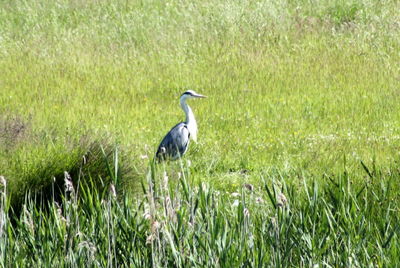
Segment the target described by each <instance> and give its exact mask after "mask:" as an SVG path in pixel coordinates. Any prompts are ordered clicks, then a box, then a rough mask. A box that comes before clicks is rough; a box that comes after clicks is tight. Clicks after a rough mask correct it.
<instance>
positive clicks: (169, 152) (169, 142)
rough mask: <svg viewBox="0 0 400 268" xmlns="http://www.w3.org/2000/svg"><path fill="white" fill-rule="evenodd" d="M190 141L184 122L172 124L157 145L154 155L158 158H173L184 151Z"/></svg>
mask: <svg viewBox="0 0 400 268" xmlns="http://www.w3.org/2000/svg"><path fill="white" fill-rule="evenodd" d="M189 141H190V133H189V130H188V128H187V126H186V124H185V123H179V124H177V125H176V126H174V127H173V128H172V129H171V130H170V131H169V132H168V134H167V135H166V136H165V137H164V139H163V140H162V141H161V143H160V145H159V146H158V150H157V153H156V157H157V158H158V159H159V160H165V159H167V158H170V159H172V160H175V159H177V158H179V157H180V156H182V155H183V154H185V153H186V151H187V148H188V145H189Z"/></svg>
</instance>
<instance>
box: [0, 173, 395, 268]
mask: <svg viewBox="0 0 400 268" xmlns="http://www.w3.org/2000/svg"><path fill="white" fill-rule="evenodd" d="M115 170H117V173H118V166H116V167H114V171H112V172H115ZM154 170H155V169H153V171H150V172H149V174H148V178H147V180H148V184H145V185H148V186H149V187H147V186H146V187H144V195H143V196H137V197H136V198H132V196H131V195H129V194H127V193H124V192H123V191H118V189H117V191H116V192H117V193H116V192H115V191H114V187H115V184H114V183H112V182H111V183H110V184H109V186H110V187H109V188H107V187H106V188H103V189H102V190H99V189H98V188H96V187H92V185H91V184H90V182H86V183H85V184H84V185H82V186H81V187H80V188H79V192H80V194H79V197H77V189H76V188H75V187H74V186H72V185H73V184H72V182H71V179H70V176H69V175H68V174H66V176H65V178H64V182H65V187H64V195H63V196H64V197H63V199H62V200H61V202H56V201H54V200H49V203H48V204H49V207H50V209H49V210H44V209H43V207H41V206H40V205H38V204H37V203H35V202H32V199H31V197H29V196H27V198H26V201H25V203H24V205H23V212H22V213H21V215H20V216H19V218H17V219H15V221H16V223H15V224H13V225H11V224H9V223H7V224H6V225H4V226H5V227H4V228H5V229H4V228H3V229H4V230H5V232H3V233H2V234H3V239H2V240H1V241H0V247H1V248H2V249H5V250H6V252H8V254H3V255H2V256H1V257H2V259H1V262H2V264H3V265H5V266H7V265H9V264H11V263H12V264H13V265H20V266H22V265H26V266H30V265H33V264H40V265H43V266H60V265H61V266H71V265H78V266H79V265H87V264H89V265H94V266H138V267H147V266H201V267H204V266H219V267H232V265H233V266H246V265H247V266H250V267H256V266H265V265H268V266H272V267H282V266H285V267H287V266H315V265H329V266H338V267H350V266H367V265H369V264H371V263H373V264H374V265H377V266H386V265H390V264H391V263H393V262H395V261H396V260H397V259H398V257H399V252H398V246H399V242H400V241H399V234H400V228H399V225H398V220H399V216H398V215H399V213H398V212H399V206H398V202H395V201H393V200H392V199H393V198H395V199H397V198H398V197H397V196H396V193H395V192H393V191H392V190H391V189H392V187H394V185H395V184H396V185H397V184H398V177H399V174H398V173H392V174H386V175H382V177H380V178H379V182H378V181H376V182H374V181H372V178H371V181H370V183H368V184H367V185H360V184H357V183H352V180H353V179H354V178H351V177H350V176H349V175H348V174H347V173H343V174H338V175H337V176H335V177H331V178H330V179H331V182H328V183H325V184H321V183H319V182H318V180H313V179H312V178H305V179H304V180H303V183H302V184H301V185H300V186H299V185H297V183H295V182H289V181H288V182H285V181H283V180H280V179H279V175H278V174H276V175H277V176H273V175H271V176H270V177H265V178H263V183H261V184H259V185H252V186H251V187H250V186H249V185H246V186H245V187H243V188H242V190H241V191H240V192H239V193H235V194H232V195H231V194H230V193H224V192H219V191H216V190H215V189H213V187H211V186H210V185H208V184H207V183H200V184H198V185H193V183H192V182H191V181H192V179H191V177H190V170H189V169H187V168H186V167H185V168H182V170H181V171H180V173H176V171H174V172H173V173H169V171H168V172H165V173H156V174H155V173H151V172H154ZM117 173H115V174H117ZM172 174H176V176H178V177H179V178H178V177H169V176H171V175H172ZM109 175H110V176H114V175H113V174H109ZM120 178H121V177H120V176H118V177H117V178H116V179H120ZM153 179H156V180H155V183H156V185H157V187H155V188H153V187H151V185H152V184H151V182H152V180H153ZM374 179H375V178H374ZM377 179H378V178H377ZM117 188H118V187H117ZM154 189H156V190H155V191H156V192H154ZM1 200H2V202H3V203H1V205H2V206H1V208H2V213H3V214H2V215H6V217H7V218H6V222H7V221H9V220H10V218H9V216H8V213H7V209H8V207H7V205H4V202H5V203H7V201H4V200H6V199H4V195H2V199H1ZM4 234H6V235H4ZM2 252H5V251H2Z"/></svg>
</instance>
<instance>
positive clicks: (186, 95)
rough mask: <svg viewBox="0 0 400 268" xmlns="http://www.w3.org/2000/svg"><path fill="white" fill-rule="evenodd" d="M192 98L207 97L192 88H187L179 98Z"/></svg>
mask: <svg viewBox="0 0 400 268" xmlns="http://www.w3.org/2000/svg"><path fill="white" fill-rule="evenodd" d="M193 98H207V96H204V95H201V94H199V93H197V92H195V91H194V90H187V91H185V92H184V93H183V94H182V95H181V99H193Z"/></svg>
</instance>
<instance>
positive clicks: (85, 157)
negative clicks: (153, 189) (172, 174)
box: [0, 117, 138, 211]
mask: <svg viewBox="0 0 400 268" xmlns="http://www.w3.org/2000/svg"><path fill="white" fill-rule="evenodd" d="M28 126H29V124H28V123H25V121H24V120H23V119H20V118H18V117H15V118H14V117H13V118H11V119H7V120H3V121H0V134H1V140H0V148H1V150H2V154H3V155H4V156H7V158H6V159H4V161H3V162H1V164H2V167H3V168H2V172H3V173H2V175H3V176H4V177H5V178H6V179H7V180H8V182H9V183H8V185H9V186H8V191H9V194H10V196H11V200H10V203H11V204H12V207H13V208H14V210H15V211H20V209H21V207H22V204H23V202H24V196H25V194H26V193H27V192H30V194H31V195H32V196H36V200H37V201H41V202H45V203H46V202H47V200H50V199H51V198H53V199H59V198H60V194H61V193H62V191H63V190H62V189H63V184H64V177H65V172H67V173H68V174H70V176H71V178H73V183H74V185H79V184H80V183H82V182H85V181H86V180H90V181H91V182H92V183H93V186H94V187H98V188H99V189H102V188H103V187H107V186H106V185H108V183H109V182H110V181H112V180H113V177H110V176H109V174H111V173H110V172H109V171H110V168H111V167H110V165H111V164H112V163H113V161H114V159H116V157H117V156H118V155H119V156H120V157H119V159H120V161H121V159H123V160H125V159H124V157H125V155H126V154H125V152H124V151H123V150H120V149H119V150H118V149H116V148H117V147H115V145H114V144H113V143H111V139H110V138H101V139H98V138H94V137H93V135H92V134H88V133H86V134H83V135H82V136H81V137H80V138H79V139H75V138H72V139H69V140H66V141H62V142H61V143H60V142H59V139H58V138H57V133H42V132H38V131H36V132H35V131H34V130H32V129H30V128H29V127H28ZM49 140H50V141H51V143H50V144H48V143H47V142H48V141H49ZM32 156H33V157H32ZM109 163H110V164H109ZM125 163H126V162H124V161H122V162H121V163H117V164H118V165H119V169H118V171H119V172H120V173H121V174H124V175H125V177H126V178H129V184H130V185H131V186H134V185H135V180H134V179H133V178H132V176H133V175H134V173H133V172H132V169H131V168H130V167H128V166H127V165H126V164H125ZM117 175H118V176H119V174H117ZM117 175H115V176H117ZM119 183H127V182H119ZM137 183H138V182H136V185H137V186H138V184H137Z"/></svg>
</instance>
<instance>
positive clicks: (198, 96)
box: [194, 94, 207, 98]
mask: <svg viewBox="0 0 400 268" xmlns="http://www.w3.org/2000/svg"><path fill="white" fill-rule="evenodd" d="M194 96H195V97H196V98H207V96H204V95H201V94H197V95H194Z"/></svg>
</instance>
